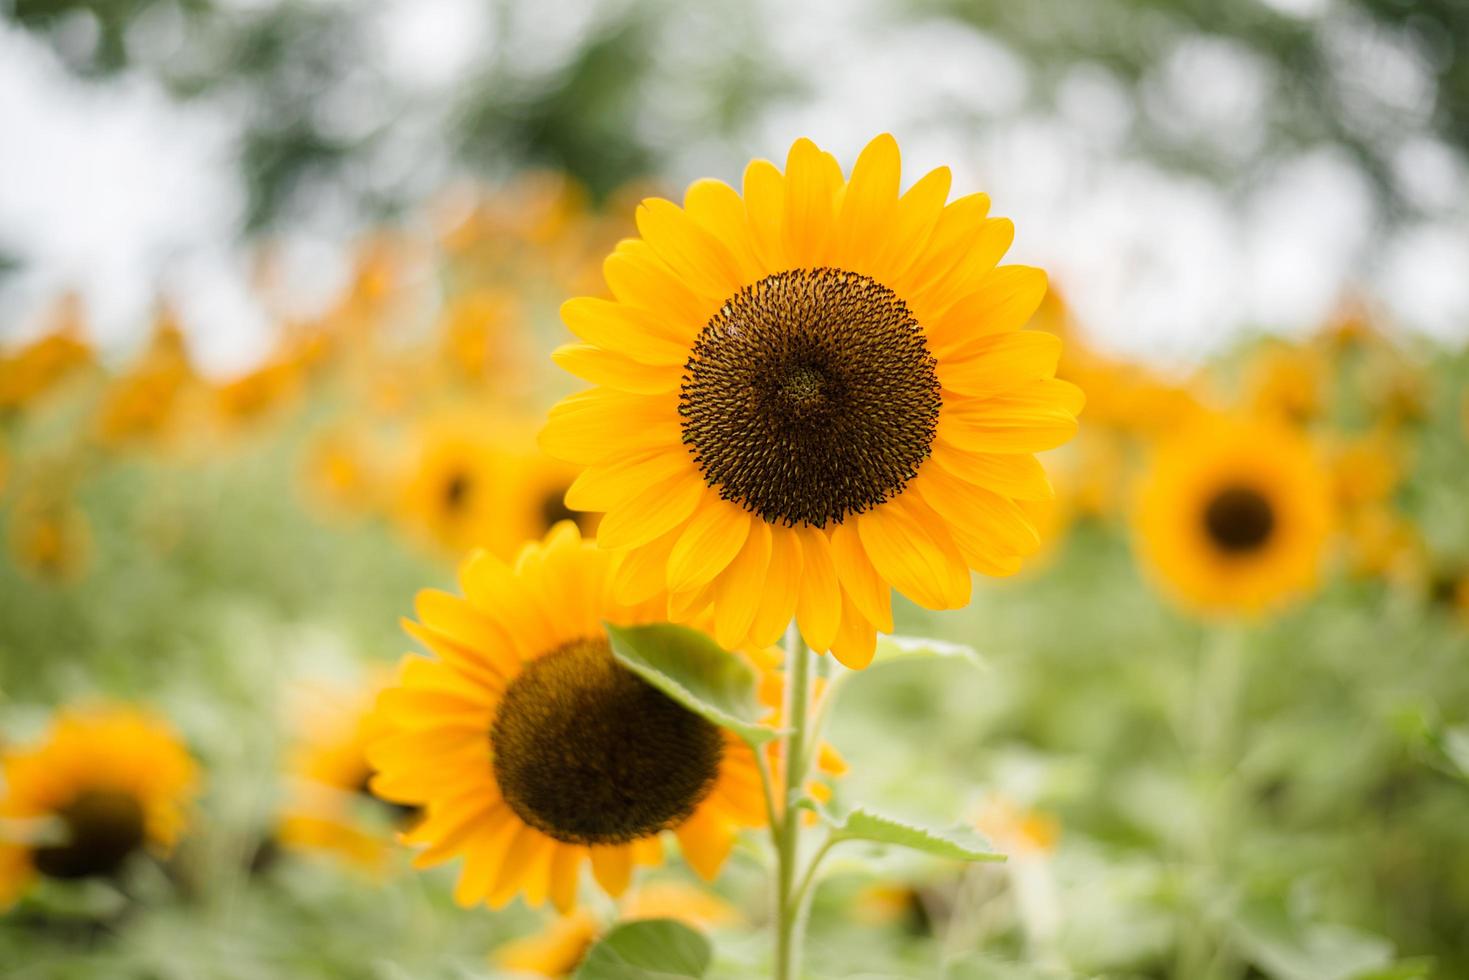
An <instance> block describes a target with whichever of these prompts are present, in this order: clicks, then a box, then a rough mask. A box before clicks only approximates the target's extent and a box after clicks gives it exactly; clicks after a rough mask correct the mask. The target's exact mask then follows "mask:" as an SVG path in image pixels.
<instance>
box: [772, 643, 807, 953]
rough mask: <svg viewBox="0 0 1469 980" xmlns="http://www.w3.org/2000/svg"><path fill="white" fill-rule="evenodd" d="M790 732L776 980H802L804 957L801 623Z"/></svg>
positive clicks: (793, 655) (793, 649)
mask: <svg viewBox="0 0 1469 980" xmlns="http://www.w3.org/2000/svg"><path fill="white" fill-rule="evenodd" d="M785 647H786V703H785V715H784V719H783V720H784V722H785V726H786V729H787V731H786V735H785V736H784V737H783V738H782V739H781V751H782V753H783V756H784V758H783V762H784V769H785V772H784V775H785V786H784V787H783V789H784V791H785V792H784V799H783V800H782V801H781V805H780V807H779V810H780V826H779V830H778V831H773V833H772V836H773V839H774V841H775V854H776V883H775V916H776V935H775V980H796V977H798V976H799V975H800V974H799V970H800V962H801V938H802V937H801V932H802V929H803V926H804V916H803V915H802V914H801V912H802V906H803V903H802V902H801V901H800V897H801V896H800V895H798V894H797V885H796V866H797V864H798V862H799V860H800V840H801V812H802V811H801V810H799V809H797V808H796V807H795V806H793V805H792V804H793V803H794V801H796V800H797V799H799V798H800V795H801V786H802V784H803V783H804V782H805V781H806V761H807V754H808V753H807V751H806V741H807V737H806V728H807V713H808V709H809V707H810V700H811V659H812V658H811V651H809V650H807V649H806V644H805V642H804V641H803V640H802V639H801V634H800V631H799V630H797V629H796V625H795V623H792V624H791V626H790V628H789V629H787V630H786V641H785Z"/></svg>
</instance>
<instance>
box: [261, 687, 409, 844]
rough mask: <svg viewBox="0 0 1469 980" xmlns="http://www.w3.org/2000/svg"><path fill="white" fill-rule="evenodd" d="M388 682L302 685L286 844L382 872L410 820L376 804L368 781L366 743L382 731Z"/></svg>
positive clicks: (283, 827) (290, 761)
mask: <svg viewBox="0 0 1469 980" xmlns="http://www.w3.org/2000/svg"><path fill="white" fill-rule="evenodd" d="M382 686H383V684H382V683H370V684H365V685H363V686H362V687H361V688H360V689H358V690H342V689H336V688H330V687H324V686H312V687H309V688H304V687H303V688H302V689H301V690H300V691H299V692H297V693H298V694H299V696H300V703H299V705H298V707H299V711H298V714H299V719H300V720H299V725H298V730H297V732H296V738H295V741H294V742H293V743H292V745H291V748H290V754H289V756H288V758H287V760H286V770H287V773H288V774H289V776H290V779H291V784H290V795H289V797H288V799H287V802H286V805H285V807H284V808H283V810H282V812H281V819H280V826H279V828H278V830H277V836H278V837H279V839H280V842H281V843H282V844H284V845H286V846H287V847H290V848H294V849H296V850H301V851H311V852H318V853H323V854H329V855H332V856H334V857H338V858H342V859H344V860H346V861H347V862H349V863H351V864H355V865H357V866H358V867H361V868H363V869H365V870H368V871H373V872H377V871H381V870H382V869H383V866H384V863H385V861H386V859H387V856H388V854H389V852H390V850H391V847H392V843H393V831H394V829H395V828H402V827H404V826H407V825H409V824H411V823H412V821H413V820H414V818H415V817H416V813H415V812H414V811H413V810H412V809H411V808H405V807H401V806H398V805H397V804H394V803H390V802H388V801H385V800H381V799H378V798H377V797H375V796H374V795H373V794H372V791H371V789H370V788H369V786H368V780H369V778H370V777H371V775H372V769H371V768H370V767H369V766H368V764H367V755H366V745H367V743H368V741H369V740H371V739H372V738H373V737H374V735H375V734H376V731H375V729H374V725H373V714H372V706H373V702H374V701H375V700H376V697H377V694H378V691H379V690H380V689H381V687H382Z"/></svg>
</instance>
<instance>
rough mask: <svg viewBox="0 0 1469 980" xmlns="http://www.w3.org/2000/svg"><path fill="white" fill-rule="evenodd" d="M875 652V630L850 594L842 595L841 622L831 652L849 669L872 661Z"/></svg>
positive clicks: (859, 668) (861, 666) (864, 665)
mask: <svg viewBox="0 0 1469 980" xmlns="http://www.w3.org/2000/svg"><path fill="white" fill-rule="evenodd" d="M876 653H877V631H876V630H874V629H873V628H872V624H871V623H869V622H868V621H867V620H866V619H865V618H864V617H863V616H862V614H861V613H860V612H859V611H858V610H857V607H856V605H855V604H853V602H852V600H851V597H850V596H843V597H842V622H841V628H840V629H838V630H837V635H836V638H835V639H834V640H833V641H832V644H831V654H832V656H834V657H836V658H837V661H838V662H839V663H840V664H841V665H842V666H843V667H846V668H848V669H849V670H861V669H862V668H864V667H866V666H867V665H868V664H870V663H872V657H873V655H874V654H876Z"/></svg>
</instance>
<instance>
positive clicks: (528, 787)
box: [490, 640, 724, 844]
mask: <svg viewBox="0 0 1469 980" xmlns="http://www.w3.org/2000/svg"><path fill="white" fill-rule="evenodd" d="M490 744H491V747H492V748H493V750H494V767H495V779H496V781H497V782H498V783H499V785H500V792H501V793H502V794H503V795H504V797H505V802H506V803H508V804H509V805H510V808H511V809H512V810H514V811H515V813H516V815H517V816H519V817H520V819H522V820H524V821H525V822H526V823H528V824H530V825H531V826H532V827H535V828H536V829H537V830H539V831H541V832H542V833H544V834H546V835H547V836H549V837H552V838H555V839H556V840H559V841H562V842H564V843H567V844H625V843H627V842H628V841H633V840H637V839H639V838H642V837H649V836H651V835H653V834H656V833H658V832H659V831H662V830H668V829H671V828H673V827H676V826H678V825H679V824H681V823H682V822H683V821H685V820H687V819H688V818H689V816H690V815H691V814H692V813H693V812H694V810H695V808H696V807H698V805H699V804H700V803H702V802H703V801H704V798H705V797H706V796H708V795H709V792H710V790H712V789H713V788H714V782H715V780H716V778H717V777H718V775H719V764H720V761H721V759H722V758H723V753H724V737H723V734H722V733H721V731H720V729H719V728H718V727H717V726H715V725H714V724H712V723H710V722H709V721H706V720H705V719H704V718H701V717H700V716H699V715H696V714H694V713H693V712H692V711H689V710H688V709H687V708H685V707H683V706H682V705H680V704H679V703H678V702H676V701H674V700H673V699H671V698H669V697H668V696H667V695H666V694H664V693H663V692H662V691H659V690H658V689H657V688H655V687H653V686H652V685H651V684H649V683H648V682H647V681H644V680H643V679H642V678H640V677H638V676H637V675H636V674H634V673H633V672H632V671H630V670H628V669H627V668H626V667H623V666H622V665H621V664H619V663H618V662H617V661H616V660H614V659H613V658H612V654H611V652H610V650H609V649H608V646H607V642H606V641H605V640H584V641H578V642H575V643H570V644H567V645H566V646H564V647H561V648H560V649H558V650H555V651H552V652H551V653H548V654H546V655H544V656H542V657H539V658H537V659H535V660H532V661H531V662H529V663H528V664H526V666H525V668H524V670H522V671H521V673H520V675H519V676H518V677H516V678H515V680H513V681H512V682H511V683H510V686H509V687H508V688H507V689H506V691H505V696H504V698H503V699H502V700H501V701H500V707H499V709H498V711H497V712H496V715H495V722H494V725H493V727H492V728H491V731H490Z"/></svg>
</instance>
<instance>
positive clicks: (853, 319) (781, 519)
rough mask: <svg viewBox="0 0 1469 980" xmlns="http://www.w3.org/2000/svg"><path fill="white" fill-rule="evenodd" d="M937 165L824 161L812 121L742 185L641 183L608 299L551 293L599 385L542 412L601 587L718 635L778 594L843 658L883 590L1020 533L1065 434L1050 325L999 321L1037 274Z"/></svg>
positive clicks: (1005, 569)
mask: <svg viewBox="0 0 1469 980" xmlns="http://www.w3.org/2000/svg"><path fill="white" fill-rule="evenodd" d="M948 192H949V172H948V170H947V169H944V168H941V169H938V170H935V171H933V172H932V173H929V174H928V175H926V176H925V177H923V178H922V179H921V180H919V181H918V182H917V183H915V184H914V185H913V186H912V187H911V188H910V189H909V190H908V191H907V192H906V193H903V194H901V195H900V193H899V158H898V146H897V143H896V142H895V141H894V140H893V138H892V137H891V136H886V135H884V136H880V137H878V138H877V139H875V140H873V141H872V142H871V143H870V144H868V146H867V148H866V149H865V150H863V152H862V154H861V156H860V157H859V158H858V160H857V163H856V165H855V167H854V168H853V170H852V176H851V179H850V180H845V179H843V176H842V172H841V168H840V167H839V166H838V164H837V162H836V160H835V158H833V157H832V156H831V155H830V154H827V153H823V152H822V151H821V150H820V149H818V148H817V147H816V145H815V144H813V143H812V142H810V141H809V140H804V139H803V140H799V141H797V142H796V144H795V145H794V146H793V147H792V148H791V151H790V155H789V157H788V159H787V163H786V172H785V173H784V174H782V173H781V172H780V171H778V170H777V169H776V168H775V166H774V165H772V164H771V163H769V162H767V161H764V160H757V161H755V162H753V163H751V164H750V166H749V167H748V168H747V169H746V171H745V179H744V195H743V197H742V196H741V195H740V194H739V193H738V192H736V191H735V190H734V189H732V188H730V187H729V186H727V185H725V184H722V183H720V182H718V181H713V180H702V181H698V182H696V183H695V184H694V185H693V186H692V187H690V188H689V190H688V193H687V194H686V195H685V198H684V206H683V207H682V208H680V207H679V206H678V205H676V204H673V203H672V202H670V201H665V200H659V199H656V198H655V199H649V200H646V201H644V202H643V204H642V205H641V206H640V207H639V208H638V213H637V222H638V229H639V231H640V233H641V237H640V238H638V239H633V240H628V241H624V242H623V243H621V244H620V245H619V246H618V247H617V249H616V250H615V251H614V252H613V254H612V255H611V256H610V257H609V258H608V259H607V261H606V264H605V266H604V273H605V276H606V279H607V284H608V286H609V287H610V288H611V291H612V294H613V296H614V297H615V298H614V299H611V300H605V299H591V298H582V299H575V300H572V301H570V302H568V303H567V304H565V305H564V306H563V307H562V316H563V318H564V319H565V321H566V323H567V326H569V327H570V328H571V331H572V332H573V333H574V334H576V335H577V336H578V337H580V338H581V339H582V340H583V341H585V343H582V344H574V345H569V346H566V347H563V348H561V349H560V350H558V351H557V353H556V360H557V362H558V363H559V364H560V365H561V366H562V367H563V368H565V369H566V370H568V371H570V372H571V373H572V374H575V375H577V376H579V377H581V378H583V379H585V380H587V381H590V382H592V383H593V384H595V385H597V387H595V388H593V389H591V390H590V391H586V392H583V393H581V394H578V395H574V396H572V397H571V398H568V399H566V400H565V401H563V402H562V403H561V404H560V405H558V406H557V407H556V408H554V409H553V410H552V412H551V418H550V421H549V423H548V424H547V426H546V428H545V430H544V431H543V432H542V436H541V440H542V446H543V447H544V448H545V449H546V451H547V452H549V453H550V454H551V455H553V456H556V457H558V458H561V459H566V460H569V461H571V462H574V463H577V464H579V465H580V466H583V467H585V469H584V471H583V472H582V474H581V475H580V476H579V477H578V478H577V481H576V483H575V484H574V485H573V486H572V489H571V492H570V493H569V494H568V495H567V503H568V504H569V505H570V506H571V507H572V508H574V509H576V510H588V511H598V512H605V514H606V516H605V518H604V519H603V521H602V524H601V525H600V527H599V529H598V543H599V544H600V545H602V546H603V547H606V548H609V549H612V550H615V551H617V552H619V553H621V554H622V555H623V556H624V557H625V560H623V561H622V562H621V563H620V564H619V567H618V575H617V584H616V588H617V592H618V595H619V597H620V598H621V599H623V600H625V601H629V602H638V601H642V600H645V599H648V598H651V597H652V596H654V595H657V594H660V593H663V592H667V593H668V594H669V595H670V599H669V601H670V604H671V608H674V607H677V608H680V609H685V610H688V611H689V612H698V611H701V610H702V609H705V608H709V609H712V610H713V620H714V628H715V633H716V637H717V639H718V640H719V642H720V643H721V645H724V646H736V645H752V646H764V645H768V644H770V643H773V642H775V641H776V640H777V639H778V638H779V637H780V635H781V633H782V631H783V630H784V628H785V626H786V624H787V623H788V622H790V620H791V617H792V616H793V615H794V616H795V618H796V620H797V622H798V623H799V626H800V630H801V633H802V635H803V636H804V637H805V640H806V642H807V643H808V644H809V645H810V646H811V647H812V648H813V649H815V650H818V651H826V650H831V651H833V652H834V653H835V654H836V656H837V657H838V658H839V659H840V660H841V661H842V662H843V663H845V664H847V665H848V666H852V667H863V666H865V665H866V664H867V663H868V662H869V661H870V660H871V658H872V654H873V650H874V647H875V643H876V636H875V633H876V631H877V630H883V631H888V630H891V629H892V611H891V592H890V589H891V588H893V587H895V588H897V589H898V590H899V591H900V592H902V593H903V594H904V595H906V596H908V597H909V598H911V599H913V600H915V601H917V602H918V603H920V604H921V605H924V606H927V607H929V608H934V609H950V608H956V607H958V606H962V605H964V604H965V603H966V602H967V601H968V599H969V591H970V569H978V570H979V571H982V572H985V573H987V574H994V575H1008V574H1012V573H1014V572H1015V571H1017V570H1018V569H1019V567H1020V564H1021V561H1022V558H1023V557H1024V556H1026V555H1029V554H1031V553H1033V552H1034V551H1035V550H1036V549H1037V548H1038V547H1039V544H1040V541H1039V538H1038V536H1037V534H1036V531H1035V528H1034V526H1033V525H1032V523H1031V521H1030V520H1029V518H1028V517H1027V516H1026V514H1025V512H1024V511H1023V509H1022V508H1021V507H1020V506H1019V505H1018V504H1017V503H1016V501H1017V500H1026V499H1038V498H1045V497H1049V496H1050V495H1051V488H1050V484H1049V483H1048V482H1047V480H1046V476H1045V473H1044V471H1043V470H1042V468H1041V466H1040V464H1039V463H1038V462H1037V461H1036V459H1035V457H1034V455H1032V454H1033V453H1035V452H1038V451H1040V450H1044V449H1049V448H1051V447H1053V446H1056V445H1059V444H1060V443H1063V442H1065V441H1066V440H1067V439H1069V438H1070V437H1071V435H1072V434H1073V433H1074V432H1075V430H1076V414H1077V413H1078V412H1079V411H1080V409H1081V405H1082V395H1081V392H1080V390H1079V389H1078V388H1076V387H1075V386H1073V385H1071V384H1069V383H1066V382H1062V381H1058V380H1056V379H1055V377H1054V375H1055V370H1056V362H1057V359H1058V358H1059V356H1060V353H1061V343H1060V341H1059V340H1058V339H1057V338H1056V337H1055V336H1053V335H1051V334H1046V333H1040V332H1037V331H1029V330H1021V329H1020V328H1021V327H1022V326H1023V325H1024V324H1025V323H1026V321H1027V320H1029V319H1030V316H1031V314H1032V313H1033V312H1034V311H1035V309H1036V306H1037V304H1039V303H1040V300H1041V297H1042V296H1043V295H1044V294H1045V291H1046V278H1045V274H1044V273H1043V272H1041V271H1040V270H1039V269H1032V268H1026V267H1023V266H1005V267H1000V268H997V263H998V262H999V260H1000V258H1001V257H1002V256H1003V255H1004V253H1005V251H1006V249H1007V248H1008V247H1009V245H1010V241H1011V238H1012V237H1013V234H1014V229H1013V226H1012V225H1011V223H1010V222H1009V221H1006V220H1003V219H989V218H987V217H986V215H987V213H988V210H989V200H988V198H987V197H985V196H984V195H982V194H975V195H971V196H969V197H964V198H960V199H958V200H956V201H954V202H952V203H949V204H947V205H946V204H945V200H946V198H947V196H948Z"/></svg>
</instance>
